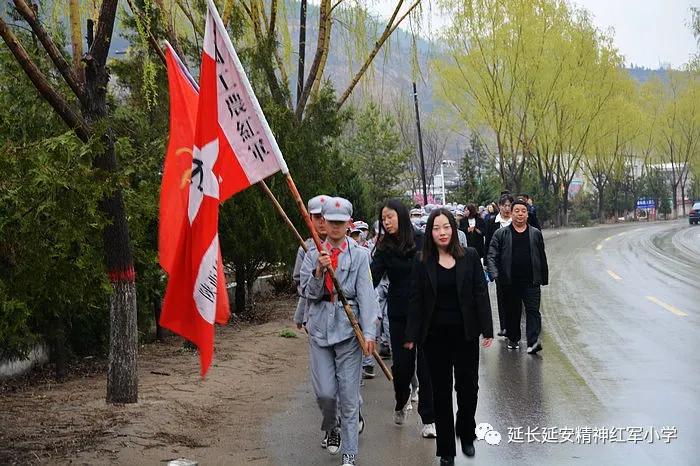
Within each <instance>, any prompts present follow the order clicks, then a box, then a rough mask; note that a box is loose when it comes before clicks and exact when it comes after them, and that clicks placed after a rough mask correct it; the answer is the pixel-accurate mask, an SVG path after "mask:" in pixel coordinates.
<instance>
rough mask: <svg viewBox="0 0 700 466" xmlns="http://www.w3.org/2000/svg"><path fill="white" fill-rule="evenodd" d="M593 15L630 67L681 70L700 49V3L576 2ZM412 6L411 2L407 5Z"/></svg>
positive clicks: (381, 5)
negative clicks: (695, 10) (693, 22)
mask: <svg viewBox="0 0 700 466" xmlns="http://www.w3.org/2000/svg"><path fill="white" fill-rule="evenodd" d="M573 1H574V3H576V4H577V5H579V6H582V7H584V8H586V9H587V10H589V11H590V12H591V13H593V16H594V21H595V24H596V26H597V27H598V28H600V29H602V30H607V29H608V28H611V27H612V28H613V29H614V31H615V33H614V42H615V45H616V46H617V47H618V49H619V50H620V52H621V53H622V55H624V56H625V60H626V63H627V65H630V64H633V63H634V64H635V65H637V66H645V67H647V68H658V67H659V65H660V64H668V63H670V64H671V66H672V67H674V68H678V67H680V66H681V65H682V64H684V63H686V62H687V61H688V58H689V56H690V55H691V54H692V53H693V52H694V51H696V50H697V45H696V42H695V38H694V37H693V34H692V32H691V29H690V27H689V26H688V23H689V22H690V18H691V15H690V7H691V6H700V0H573ZM406 3H408V2H406ZM395 4H396V3H395V1H393V0H378V1H377V2H376V7H375V8H376V11H377V12H378V13H379V14H380V15H381V16H384V17H385V18H388V15H389V14H390V13H391V11H390V10H391V8H392V6H393V5H395ZM432 13H433V14H432V18H433V25H434V26H435V27H440V26H441V25H442V24H444V23H445V18H444V17H438V16H437V15H436V12H435V11H433V12H432Z"/></svg>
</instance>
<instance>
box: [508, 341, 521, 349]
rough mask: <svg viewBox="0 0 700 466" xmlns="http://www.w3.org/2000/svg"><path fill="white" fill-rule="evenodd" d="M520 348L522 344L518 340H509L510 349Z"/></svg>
mask: <svg viewBox="0 0 700 466" xmlns="http://www.w3.org/2000/svg"><path fill="white" fill-rule="evenodd" d="M518 348H520V345H519V344H518V342H517V341H514V340H508V349H518Z"/></svg>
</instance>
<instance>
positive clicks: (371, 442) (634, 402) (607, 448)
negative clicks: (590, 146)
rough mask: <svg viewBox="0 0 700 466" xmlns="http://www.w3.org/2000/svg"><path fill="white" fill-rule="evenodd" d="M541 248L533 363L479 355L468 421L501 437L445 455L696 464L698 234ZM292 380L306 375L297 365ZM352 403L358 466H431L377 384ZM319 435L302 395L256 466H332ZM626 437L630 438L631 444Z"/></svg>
mask: <svg viewBox="0 0 700 466" xmlns="http://www.w3.org/2000/svg"><path fill="white" fill-rule="evenodd" d="M545 238H546V246H547V254H548V258H549V262H550V283H551V285H550V286H548V287H545V288H543V303H542V314H543V336H542V338H543V342H544V351H542V352H541V353H540V354H538V355H536V356H531V355H528V354H526V352H525V349H524V348H523V347H521V349H520V350H518V351H508V350H507V349H506V348H505V341H503V340H502V339H499V341H494V345H493V346H492V347H491V348H489V349H482V353H481V363H480V370H479V372H480V381H479V384H480V391H479V403H478V408H477V416H476V421H477V423H480V422H488V423H490V424H491V425H492V426H493V427H494V429H495V430H496V431H498V432H500V433H501V435H502V438H503V439H502V441H501V443H500V445H488V444H486V443H485V442H484V441H478V442H477V443H476V452H477V453H476V457H475V458H473V459H467V458H465V457H463V456H459V455H458V457H457V461H456V464H462V465H485V464H493V465H496V464H497V465H511V464H512V465H516V464H517V465H562V464H575V465H596V466H598V465H608V464H634V465H656V464H664V465H672V464H674V465H675V464H679V465H681V464H682V465H694V464H700V445H698V440H700V343H699V342H700V339H698V338H697V336H696V335H695V333H694V332H696V331H698V330H700V227H690V226H689V225H688V222H687V220H683V221H676V222H660V223H649V224H646V223H636V224H628V225H615V226H603V227H594V228H585V229H571V230H560V231H550V232H546V233H545ZM490 288H491V293H492V307H493V310H494V328H495V327H496V326H497V324H496V322H497V321H498V317H497V314H496V305H495V290H494V289H493V285H490ZM523 325H524V322H523ZM523 335H524V328H523ZM300 369H304V370H308V364H307V361H304V362H303V363H302V362H300ZM363 398H364V407H363V414H364V416H365V417H366V419H367V428H366V430H365V432H364V433H363V434H362V435H361V437H360V455H359V457H358V464H361V465H406V466H413V465H415V466H422V465H431V464H438V461H437V458H436V457H435V456H434V455H435V445H434V441H433V440H426V439H422V438H421V437H420V434H419V429H420V418H419V416H418V415H417V412H416V410H415V409H414V410H413V412H412V414H411V415H410V416H409V421H408V422H407V423H406V425H404V426H402V427H400V426H396V425H394V424H393V422H392V409H393V391H392V388H391V385H390V383H388V382H387V381H386V380H385V379H383V378H381V376H380V375H378V376H377V378H375V379H373V380H369V381H367V382H366V385H365V387H364V388H363ZM319 425H320V416H319V411H318V408H317V407H316V404H315V400H314V397H313V392H312V390H311V386H310V384H309V383H305V384H303V385H301V386H299V387H297V388H296V396H295V400H294V401H293V402H292V403H290V404H289V407H288V409H287V410H286V411H285V412H281V413H278V414H277V415H276V416H275V417H274V418H273V419H272V420H271V422H270V423H269V425H268V426H267V427H266V430H267V432H268V433H269V435H268V439H270V440H269V442H268V451H267V455H268V458H269V459H270V462H271V463H272V464H280V465H286V464H290V465H291V464H294V465H297V464H299V465H302V464H303V465H338V464H340V458H339V457H337V456H336V457H331V456H330V455H328V453H327V452H326V451H325V450H323V449H321V447H320V440H321V432H320V430H319ZM605 428H607V429H608V430H607V431H608V432H610V431H611V430H613V429H612V428H616V429H618V434H617V435H621V441H617V442H611V441H605V442H603V441H602V440H600V439H599V440H598V442H597V444H595V437H594V434H593V433H592V432H593V431H596V433H597V435H599V436H604V434H605V432H606V430H605ZM544 429H548V433H549V435H546V436H543V435H542V434H541V432H542V431H543V430H544ZM664 429H666V430H664ZM528 430H529V431H530V432H533V433H532V434H531V436H530V437H529V438H528V436H527V431H528ZM567 432H568V433H569V434H566V433H567ZM571 432H573V435H571ZM577 432H578V436H577ZM674 432H675V435H676V436H677V438H672V439H671V440H670V442H668V443H667V442H665V441H664V440H663V438H665V436H667V435H669V434H673V433H674ZM521 433H522V435H520V434H521ZM650 434H651V443H650ZM635 436H637V437H641V438H643V440H642V441H641V442H638V443H634V442H633V441H632V440H633V439H634V438H635ZM520 437H521V438H522V440H519V438H520ZM610 437H616V435H615V434H610ZM603 438H604V437H603ZM618 438H619V437H618ZM458 450H459V449H458Z"/></svg>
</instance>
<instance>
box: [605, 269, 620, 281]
mask: <svg viewBox="0 0 700 466" xmlns="http://www.w3.org/2000/svg"><path fill="white" fill-rule="evenodd" d="M608 275H610V276H611V277H613V278H614V279H615V280H622V277H621V276H619V275H618V274H616V273H615V272H613V271H612V270H608Z"/></svg>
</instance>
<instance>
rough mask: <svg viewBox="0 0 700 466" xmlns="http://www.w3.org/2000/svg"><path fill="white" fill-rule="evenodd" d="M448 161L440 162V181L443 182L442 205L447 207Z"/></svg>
mask: <svg viewBox="0 0 700 466" xmlns="http://www.w3.org/2000/svg"><path fill="white" fill-rule="evenodd" d="M446 162H447V160H443V161H441V162H440V180H441V181H442V205H447V194H446V192H445V170H444V167H445V163H446Z"/></svg>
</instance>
